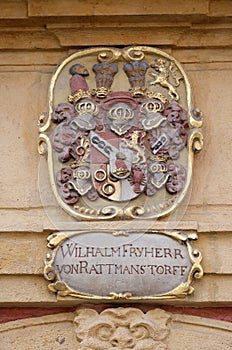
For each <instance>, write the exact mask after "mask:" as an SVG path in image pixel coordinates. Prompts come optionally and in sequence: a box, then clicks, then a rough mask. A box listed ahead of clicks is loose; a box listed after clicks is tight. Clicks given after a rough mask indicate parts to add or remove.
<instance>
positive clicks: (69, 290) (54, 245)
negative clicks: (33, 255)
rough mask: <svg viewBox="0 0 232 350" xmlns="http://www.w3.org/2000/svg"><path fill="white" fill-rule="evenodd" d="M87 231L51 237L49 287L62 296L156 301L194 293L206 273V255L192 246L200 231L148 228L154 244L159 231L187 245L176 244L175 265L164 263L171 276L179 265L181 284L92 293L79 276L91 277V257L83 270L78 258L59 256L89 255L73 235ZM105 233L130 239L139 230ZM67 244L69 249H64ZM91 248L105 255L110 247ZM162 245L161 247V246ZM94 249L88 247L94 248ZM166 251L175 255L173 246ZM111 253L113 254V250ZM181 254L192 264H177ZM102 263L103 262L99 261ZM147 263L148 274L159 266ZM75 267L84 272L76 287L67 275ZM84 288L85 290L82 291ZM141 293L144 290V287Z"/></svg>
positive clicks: (47, 261) (46, 273)
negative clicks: (158, 289) (194, 284)
mask: <svg viewBox="0 0 232 350" xmlns="http://www.w3.org/2000/svg"><path fill="white" fill-rule="evenodd" d="M136 210H139V208H136ZM134 215H135V214H134ZM86 233H88V231H80V232H58V233H53V234H51V235H50V236H49V237H48V247H49V248H50V252H49V253H48V254H47V255H46V259H45V268H44V276H45V278H46V279H47V280H48V281H49V282H50V284H49V286H48V288H49V290H50V291H52V292H54V293H57V294H58V295H59V296H61V297H65V296H68V295H69V296H73V297H77V298H79V299H87V300H102V301H127V300H128V301H148V300H151V301H152V300H165V299H175V298H185V297H186V296H187V295H190V294H192V293H193V291H194V288H193V287H192V282H193V280H194V279H200V278H202V276H203V268H202V266H201V261H202V255H201V253H200V252H199V251H198V250H197V249H195V248H193V247H192V243H191V242H192V241H193V240H196V239H197V234H196V233H195V232H190V233H187V234H186V233H184V232H178V231H168V232H161V231H149V232H146V234H147V235H149V237H150V238H151V240H150V241H149V242H150V244H151V242H152V239H154V238H155V239H156V237H157V235H158V237H160V235H163V236H165V237H168V238H169V239H171V240H174V241H176V242H178V244H179V245H180V246H183V247H184V248H183V249H184V250H183V252H182V253H181V250H180V248H175V249H174V250H173V252H175V253H173V254H177V255H176V257H175V259H174V265H175V266H173V267H171V265H170V266H169V265H165V263H166V264H167V263H168V261H166V262H165V263H164V266H166V267H165V269H166V272H165V273H170V274H171V275H170V276H172V274H173V275H174V276H175V275H176V274H177V271H178V269H179V271H180V275H181V276H183V277H181V279H180V280H179V281H180V282H179V284H178V283H177V282H176V281H175V280H173V281H174V282H173V283H174V284H173V287H174V288H173V287H171V288H169V290H167V291H165V292H159V293H157V292H156V286H154V291H153V293H151V294H150V295H143V293H142V294H141V295H139V294H138V293H135V294H134V293H132V292H131V291H125V292H121V291H116V290H110V289H109V293H108V295H107V293H105V292H104V291H102V292H103V294H101V295H100V294H91V293H90V292H89V291H88V290H86V291H83V286H82V285H79V283H80V282H78V281H79V278H80V277H81V276H82V274H83V273H86V274H87V275H86V276H87V277H89V275H88V274H89V271H88V270H87V268H86V266H87V265H88V263H87V261H85V262H84V264H85V267H84V268H83V269H82V268H81V269H82V270H83V271H82V270H78V269H79V267H78V264H76V265H73V263H74V261H73V262H72V263H71V262H70V261H69V263H67V262H66V263H65V262H63V263H62V264H61V265H60V263H59V262H58V260H59V259H58V258H57V256H58V254H61V256H62V260H64V261H65V257H66V255H67V254H68V256H69V255H70V254H71V255H73V254H79V253H80V252H82V255H81V256H86V255H85V254H84V253H83V251H82V248H78V243H75V242H78V241H77V240H73V239H72V237H76V238H78V237H79V236H81V235H85V234H86ZM102 233H103V234H107V235H108V237H109V235H112V237H115V238H113V239H115V240H116V239H117V237H118V236H120V237H121V240H122V239H125V240H126V239H128V237H129V238H130V237H131V238H132V237H133V234H135V235H136V234H137V231H131V230H130V231H126V232H121V233H120V232H119V233H117V234H115V232H114V231H112V232H111V231H104V230H103V231H102ZM141 233H142V231H141V230H140V235H141ZM144 233H145V232H144ZM98 236H99V234H98ZM65 242H68V243H67V244H66V243H65ZM170 242H171V241H170ZM65 244H66V246H67V251H66V252H65V250H64V246H65ZM85 245H86V244H85ZM130 246H132V245H131V244H130ZM177 247H178V245H177ZM76 249H77V250H76ZM78 249H79V250H78ZM89 249H90V250H91V251H92V254H93V256H95V255H96V254H101V256H104V254H105V253H106V252H107V249H108V248H96V249H95V248H93V247H91V248H89ZM94 249H95V250H94ZM121 249H122V248H121ZM131 249H132V251H131V252H134V251H135V250H134V249H135V248H133V247H132V248H131ZM139 249H140V250H138V251H140V252H142V251H143V249H145V248H143V249H142V248H139ZM147 249H148V250H149V249H150V250H149V252H150V253H149V254H151V251H152V249H151V247H150V248H147ZM158 249H160V248H158ZM87 250H88V249H87ZM90 250H88V251H90ZM145 250H146V249H145ZM78 251H79V253H78ZM116 251H117V252H119V251H120V249H119V250H117V249H116V248H113V252H114V253H115V252H116ZM158 251H160V250H158ZM164 251H165V252H166V253H165V254H167V256H166V257H172V258H174V255H172V253H171V249H170V248H165V250H164ZM184 251H185V253H184ZM59 252H60V253H59ZM74 252H76V253H74ZM94 252H95V253H94ZM96 252H98V253H96ZM104 252H105V253H104ZM127 252H128V254H129V255H130V254H132V253H129V251H127ZM88 254H90V253H88ZM94 254H95V255H94ZM120 254H121V253H120ZM123 254H124V256H125V258H126V255H125V254H126V251H124V253H123ZM140 254H141V253H140ZM184 255H186V257H185V258H184ZM107 256H109V253H108V255H107ZM177 256H179V257H180V259H181V260H182V261H185V262H184V264H189V266H188V267H187V266H185V265H183V266H182V267H181V266H179V267H178V266H176V264H177V262H176V261H177V260H176V259H177ZM130 258H131V255H130ZM57 259H58V260H57ZM121 259H122V257H121ZM183 259H185V260H183ZM75 262H78V260H77V259H76V261H75ZM98 263H99V261H98ZM81 264H82V263H81ZM136 264H139V262H138V259H137V262H136ZM147 264H148V265H145V260H143V265H142V268H141V273H142V274H145V273H148V274H149V273H150V272H151V271H150V270H151V269H152V274H153V273H154V271H155V270H154V269H156V268H157V266H158V265H149V264H150V263H149V262H148V263H147ZM153 264H154V263H153ZM169 264H170V261H169ZM103 265H104V264H102V266H103ZM111 265H112V269H113V266H117V264H111ZM93 266H94V265H92V269H93V271H95V273H97V274H99V273H100V272H97V271H96V267H93ZM138 266H139V265H137V269H138ZM146 266H147V267H146ZM152 266H153V267H152ZM63 269H64V275H62V274H61V271H62V270H63ZM72 269H77V270H76V272H78V271H79V272H78V273H80V275H79V274H78V273H77V280H76V282H75V287H71V286H70V284H69V283H71V282H68V281H69V280H66V277H67V275H68V274H69V273H70V272H71V270H72ZM101 269H102V267H101ZM118 269H119V267H117V272H115V273H116V275H117V274H118V273H119V270H118ZM146 269H147V270H146ZM158 269H160V271H163V269H164V267H161V266H159V267H158ZM172 270H173V272H171V271H172ZM74 271H75V270H73V272H74ZM81 271H82V272H81ZM112 271H113V270H111V268H110V270H108V272H110V273H113V272H112ZM125 271H127V272H125V273H129V275H130V272H129V270H128V267H126V270H125ZM146 271H147V272H146ZM149 271H150V272H149ZM158 271H159V270H158ZM137 272H138V271H137ZM101 274H102V276H103V277H104V274H103V270H101V273H100V275H99V278H100V277H101ZM61 276H63V277H61ZM184 276H185V277H184ZM87 277H86V278H87ZM112 278H113V277H112ZM123 278H124V277H123ZM153 278H154V275H153ZM99 283H101V282H99ZM177 284H178V285H177ZM144 287H145V286H144ZM127 288H129V287H128V286H127ZM80 289H81V290H82V291H80ZM139 293H141V291H140V292H139Z"/></svg>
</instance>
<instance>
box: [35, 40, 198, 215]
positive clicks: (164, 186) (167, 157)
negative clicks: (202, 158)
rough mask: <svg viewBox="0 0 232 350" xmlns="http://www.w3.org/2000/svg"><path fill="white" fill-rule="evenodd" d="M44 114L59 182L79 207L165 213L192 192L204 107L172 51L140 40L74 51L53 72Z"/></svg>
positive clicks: (65, 200) (63, 196)
mask: <svg viewBox="0 0 232 350" xmlns="http://www.w3.org/2000/svg"><path fill="white" fill-rule="evenodd" d="M44 119H45V118H44V116H43V115H42V116H41V117H40V121H39V124H40V136H39V152H40V153H41V154H44V153H46V152H47V156H48V164H49V173H50V181H51V187H52V189H53V192H54V195H55V197H56V199H57V201H58V203H59V205H60V206H61V207H62V208H63V209H64V210H65V211H66V212H68V213H69V214H70V215H72V216H74V217H76V218H79V219H84V220H91V219H93V220H96V219H100V220H102V219H113V218H117V219H127V218H128V219H129V218H140V219H142V218H145V219H148V218H158V217H161V216H164V215H167V214H169V213H170V212H171V211H172V210H174V209H175V208H176V206H177V205H178V204H179V203H180V202H181V201H182V199H183V198H184V197H185V195H186V193H187V189H188V187H189V184H190V180H191V175H192V160H193V153H194V151H200V149H201V148H202V144H203V140H202V134H201V131H200V128H201V126H202V116H201V112H200V111H199V110H198V109H193V108H192V107H191V90H190V84H189V81H188V78H187V76H186V74H185V72H184V70H183V68H182V67H181V65H180V64H179V63H178V62H177V61H176V60H175V59H174V58H173V57H171V56H170V55H168V54H167V53H165V52H162V51H160V50H158V49H155V48H151V47H143V46H137V47H129V48H125V49H113V48H93V49H88V50H82V51H78V52H76V53H74V54H72V55H71V56H69V57H68V58H66V59H65V60H64V61H63V62H62V63H61V64H60V65H59V66H58V68H57V69H56V71H55V73H54V75H53V77H52V80H51V84H50V101H49V115H48V117H47V119H46V120H44ZM44 144H46V147H45V145H44Z"/></svg>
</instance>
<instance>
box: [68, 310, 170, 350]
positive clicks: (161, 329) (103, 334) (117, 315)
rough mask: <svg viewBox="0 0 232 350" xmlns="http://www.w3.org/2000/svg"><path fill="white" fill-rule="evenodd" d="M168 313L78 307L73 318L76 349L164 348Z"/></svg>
mask: <svg viewBox="0 0 232 350" xmlns="http://www.w3.org/2000/svg"><path fill="white" fill-rule="evenodd" d="M170 318H171V317H170V315H169V314H168V313H167V312H165V311H163V310H161V309H155V310H151V311H148V312H147V313H143V312H142V311H141V310H139V309H135V308H121V307H120V308H117V309H107V310H104V311H103V312H101V313H100V314H98V313H97V311H95V310H91V309H85V310H78V311H77V312H76V317H75V319H74V326H75V328H76V336H77V341H78V344H79V346H78V349H79V350H87V349H88V350H129V349H134V350H166V349H167V345H166V340H167V337H168V334H169V328H168V321H169V320H170Z"/></svg>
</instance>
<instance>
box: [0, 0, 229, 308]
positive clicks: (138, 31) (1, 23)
mask: <svg viewBox="0 0 232 350" xmlns="http://www.w3.org/2000/svg"><path fill="white" fill-rule="evenodd" d="M0 7H1V10H0V89H1V93H0V105H1V128H0V144H1V173H0V177H1V180H0V197H1V200H0V256H1V262H0V283H1V286H2V287H1V293H0V305H1V306H3V307H17V306H20V307H25V306H26V307H32V306H33V307H34V306H37V307H48V306H59V307H61V306H74V305H76V303H77V301H75V300H74V299H72V298H65V299H62V298H57V297H56V296H55V294H51V293H49V292H48V289H47V282H46V281H45V280H44V278H43V257H44V255H45V254H46V238H47V235H48V232H51V231H52V230H54V229H55V227H54V224H53V222H50V220H49V219H48V217H47V216H46V213H45V212H44V209H43V207H42V204H41V201H40V196H39V191H38V167H39V155H38V152H37V133H38V131H37V120H38V116H39V114H40V113H41V112H43V111H47V110H48V98H47V96H48V87H49V80H50V78H51V74H52V71H53V69H54V68H55V66H56V64H57V63H59V61H60V60H61V59H63V58H64V57H65V56H66V55H67V54H69V53H71V52H74V51H75V50H78V49H80V48H84V47H89V46H96V45H99V46H102V45H107V46H109V45H114V46H118V45H120V46H121V45H131V44H144V45H151V46H156V47H158V48H160V49H162V50H164V51H166V52H168V53H170V54H171V55H173V56H174V57H175V58H176V59H177V60H179V61H180V62H181V63H182V64H183V66H184V68H185V70H186V72H187V73H188V76H189V78H190V80H191V83H192V88H193V93H194V100H195V106H197V107H199V108H201V109H202V111H203V112H204V115H205V120H204V127H203V132H204V136H205V144H204V149H203V151H202V152H201V153H200V154H198V155H196V157H195V166H194V175H193V190H192V194H191V198H190V202H189V205H188V208H187V211H186V213H185V215H184V216H183V217H182V218H181V222H180V223H178V225H177V228H179V229H186V230H192V229H197V230H198V234H199V240H198V242H196V247H197V248H199V249H200V251H201V252H202V254H203V259H204V260H203V267H204V270H205V276H204V278H203V279H202V280H201V281H199V282H196V283H195V293H194V295H192V296H189V297H188V298H186V299H185V300H181V301H176V302H173V301H171V302H166V304H168V305H169V304H171V305H177V306H178V305H181V306H192V307H198V306H200V307H205V306H208V307H217V306H224V307H229V306H231V304H232V293H231V284H232V264H231V237H232V216H231V214H232V211H231V206H232V199H231V198H232V197H231V192H232V182H231V173H232V162H231V161H230V159H231V142H232V137H231V115H232V99H231V88H232V83H231V81H232V2H231V1H229V0H228V1H226V0H225V1H224V0H221V1H219V0H202V1H194V0H185V1H180V0H173V1H170V0H169V1H168V0H166V1H158V0H153V1H149V0H147V1H146V0H145V1H139V0H135V1H133V2H129V1H122V0H120V1H117V2H112V1H105V0H103V1H99V2H98V1H94V0H90V1H74V0H73V1H72V0H70V1H65V0H56V1H55V0H48V1H42V0H28V1H26V0H25V1H23V0H8V1H1V4H0ZM165 221H166V222H167V221H168V218H167V219H166V220H164V223H163V221H162V220H161V222H154V227H155V228H162V227H165V225H166V223H165Z"/></svg>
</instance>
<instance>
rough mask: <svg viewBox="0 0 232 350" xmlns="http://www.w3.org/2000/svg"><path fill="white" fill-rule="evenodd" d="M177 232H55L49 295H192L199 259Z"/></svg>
mask: <svg viewBox="0 0 232 350" xmlns="http://www.w3.org/2000/svg"><path fill="white" fill-rule="evenodd" d="M196 238H197V236H196V234H194V233H192V234H189V235H186V234H184V233H181V232H155V231H151V232H146V233H145V232H144V233H142V232H140V233H137V232H134V231H115V232H109V231H108V232H106V231H99V232H96V231H95V232H79V233H78V232H69V233H65V232H60V233H57V234H52V235H50V236H49V238H48V242H49V243H48V247H49V248H50V249H51V251H50V253H49V254H47V258H46V266H45V277H46V278H47V279H48V280H49V281H50V282H51V284H50V285H49V290H50V291H53V292H57V293H58V294H59V295H61V296H66V295H71V296H76V297H79V298H86V299H101V300H114V299H126V300H127V299H128V300H129V299H130V300H143V299H145V300H146V299H148V300H149V299H164V298H176V297H184V296H186V295H187V294H191V293H192V292H193V287H192V286H191V282H192V280H193V278H194V277H195V278H200V277H202V275H203V270H202V267H201V265H200V263H201V254H200V252H199V251H197V250H195V249H193V248H192V246H191V243H190V241H191V240H193V239H196Z"/></svg>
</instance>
